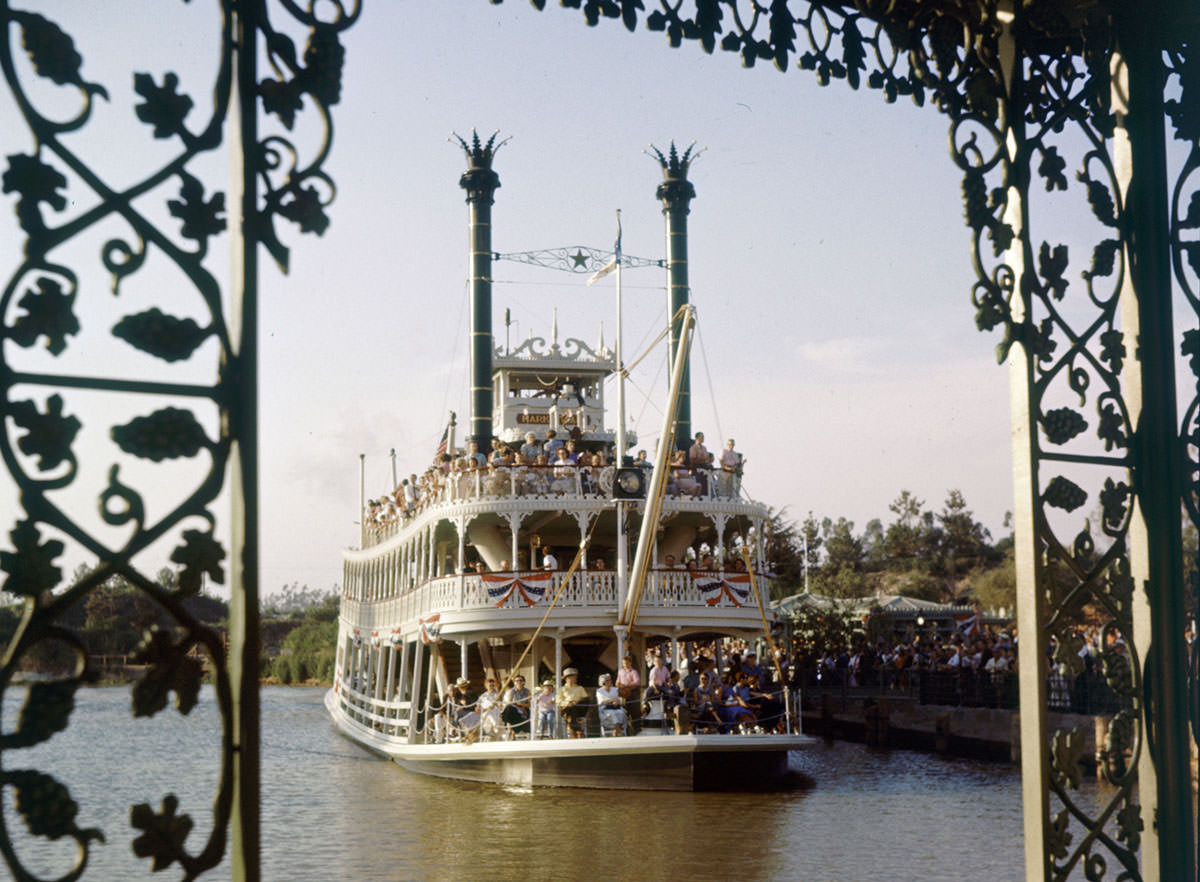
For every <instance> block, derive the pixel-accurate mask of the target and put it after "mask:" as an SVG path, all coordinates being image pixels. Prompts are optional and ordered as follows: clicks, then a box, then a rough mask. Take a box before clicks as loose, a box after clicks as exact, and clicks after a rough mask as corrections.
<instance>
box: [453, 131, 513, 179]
mask: <svg viewBox="0 0 1200 882" xmlns="http://www.w3.org/2000/svg"><path fill="white" fill-rule="evenodd" d="M499 134H500V132H498V131H496V132H492V137H490V138H488V139H487V143H486V144H484V143H481V142H480V140H479V132H478V131H476V130H475V129H471V141H470V143H467V141H466V139H464V138H463V137H462V136H461V135H459V134H458V132H454V133H453V135H454V138H455V140H457V141H458V146H459V147H461V148H462V149H463V152H464V153H466V154H467V168H470V169H477V168H479V169H482V168H491V167H492V158H493V157H494V156H495V155H496V151H497V150H499V149H500V148H501V147H503V146H504V145H505V144H507V143H508V141H509V139H508V138H505V139H504V140H503V141H501V142H500V143H499V144H497V143H496V137H497V136H498V135H499Z"/></svg>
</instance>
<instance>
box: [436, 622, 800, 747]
mask: <svg viewBox="0 0 1200 882" xmlns="http://www.w3.org/2000/svg"><path fill="white" fill-rule="evenodd" d="M714 658H715V656H714V654H713V651H712V645H711V644H710V645H709V646H708V647H698V648H697V652H696V654H695V655H693V656H692V657H691V658H690V659H688V658H686V657H685V658H683V659H681V664H680V666H679V667H676V666H674V665H672V664H671V660H670V658H669V652H668V653H667V654H666V655H664V654H663V651H662V649H658V650H650V651H647V653H646V664H645V665H644V667H645V673H644V674H643V673H642V672H641V670H640V669H639V666H638V665H637V663H636V661H635V659H634V657H633V656H632V655H627V656H625V657H624V658H622V659H621V665H620V668H619V669H618V670H617V672H616V675H615V677H614V675H613V674H612V673H611V672H610V671H605V670H601V671H599V672H598V673H596V674H594V677H595V686H594V688H593V687H590V686H585V685H583V684H582V683H581V682H580V673H579V670H578V669H577V668H574V667H568V668H565V669H564V670H563V672H562V677H561V680H560V682H559V683H558V684H556V683H555V681H554V680H553V679H545V680H543V681H542V683H541V686H540V687H538V689H537V690H536V691H531V690H530V689H529V688H528V687H527V685H526V682H525V678H524V677H523V676H522V675H521V674H516V675H514V676H513V677H512V678H511V680H509V681H506V682H505V683H503V684H502V683H501V682H500V681H499V680H497V679H495V678H493V677H489V678H487V679H486V680H485V681H484V689H483V691H482V692H479V693H475V692H473V691H472V690H471V684H470V681H468V680H467V679H466V678H465V677H460V678H459V679H458V680H457V681H456V682H455V684H454V686H453V688H452V689H451V691H450V693H449V695H447V696H446V699H445V701H444V702H443V703H442V705H441V706H440V707H438V708H437V709H436V711H435V717H434V728H435V731H436V732H437V735H438V738H439V740H443V741H444V740H462V741H468V742H472V741H477V740H510V739H515V738H531V737H532V738H539V739H540V738H554V737H557V736H558V734H560V733H561V734H563V735H565V736H566V737H568V738H583V737H586V736H587V735H588V734H589V733H599V735H601V736H613V737H619V736H622V735H633V734H639V733H644V732H653V733H654V734H669V733H675V734H691V733H697V734H713V733H719V734H731V733H751V732H754V733H764V732H777V733H782V732H786V731H787V725H788V718H787V715H786V714H785V712H784V701H785V697H784V691H783V689H782V688H781V686H780V683H781V682H783V683H785V684H786V683H787V682H788V678H787V675H786V672H785V673H784V679H783V680H782V681H780V678H779V674H778V669H777V670H776V671H772V670H768V669H767V668H764V667H763V666H761V665H760V664H759V663H758V659H757V656H756V653H755V651H754V650H753V649H752V648H748V647H746V646H745V643H744V642H741V645H740V647H739V646H737V645H736V644H731V645H729V646H727V647H726V652H725V653H724V654H723V655H722V658H723V661H724V662H725V664H724V665H723V666H722V667H721V669H720V670H718V665H717V663H716V662H715V661H714ZM772 667H774V666H772ZM589 679H590V678H589ZM556 719H557V720H558V721H561V723H560V725H561V728H559V729H558V730H557V731H556V728H555V727H556Z"/></svg>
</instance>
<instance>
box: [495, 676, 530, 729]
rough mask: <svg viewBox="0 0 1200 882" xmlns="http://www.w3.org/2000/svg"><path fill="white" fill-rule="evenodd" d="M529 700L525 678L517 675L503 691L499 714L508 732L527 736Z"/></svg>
mask: <svg viewBox="0 0 1200 882" xmlns="http://www.w3.org/2000/svg"><path fill="white" fill-rule="evenodd" d="M529 699H530V695H529V690H528V689H526V688H525V678H524V677H522V676H521V675H520V674H517V675H516V676H515V677H513V682H512V685H511V686H509V687H508V688H507V689H506V690H504V710H503V711H502V712H501V714H500V719H502V720H503V721H504V722H505V724H506V725H507V726H508V727H509V731H511V732H513V733H515V734H517V735H521V734H525V735H528V734H529Z"/></svg>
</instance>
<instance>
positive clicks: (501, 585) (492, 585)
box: [480, 573, 554, 606]
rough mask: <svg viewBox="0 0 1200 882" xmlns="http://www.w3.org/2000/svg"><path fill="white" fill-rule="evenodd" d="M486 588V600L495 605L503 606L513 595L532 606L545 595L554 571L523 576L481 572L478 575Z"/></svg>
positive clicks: (552, 580) (551, 581)
mask: <svg viewBox="0 0 1200 882" xmlns="http://www.w3.org/2000/svg"><path fill="white" fill-rule="evenodd" d="M480 578H481V579H482V580H483V586H484V587H485V588H487V593H488V600H490V601H492V602H493V603H495V604H496V606H504V604H506V603H508V601H509V600H511V599H512V598H513V597H514V595H515V596H517V597H520V598H521V600H523V601H525V605H526V606H534V605H535V604H536V603H537V602H538V601H539V600H541V599H542V598H543V597H545V596H546V589H547V588H549V587H550V586H551V585H552V584H553V583H554V573H530V574H527V575H523V576H512V575H502V574H498V573H483V574H481V575H480Z"/></svg>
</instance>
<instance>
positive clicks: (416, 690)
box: [408, 642, 425, 744]
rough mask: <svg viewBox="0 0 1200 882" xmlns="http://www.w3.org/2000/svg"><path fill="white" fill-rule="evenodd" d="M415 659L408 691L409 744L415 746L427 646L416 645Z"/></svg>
mask: <svg viewBox="0 0 1200 882" xmlns="http://www.w3.org/2000/svg"><path fill="white" fill-rule="evenodd" d="M414 648H415V650H416V653H415V659H414V661H413V675H412V683H411V685H410V686H409V691H408V701H409V705H408V743H409V744H415V743H416V740H417V724H418V722H419V721H420V713H421V665H422V663H423V662H424V661H425V646H424V645H423V644H421V643H419V642H418V643H415V644H414Z"/></svg>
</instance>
